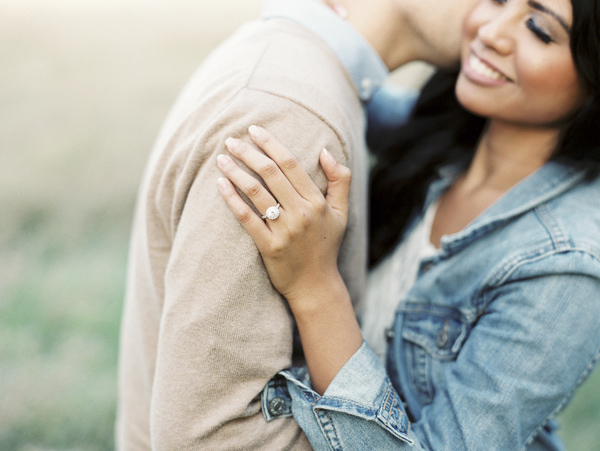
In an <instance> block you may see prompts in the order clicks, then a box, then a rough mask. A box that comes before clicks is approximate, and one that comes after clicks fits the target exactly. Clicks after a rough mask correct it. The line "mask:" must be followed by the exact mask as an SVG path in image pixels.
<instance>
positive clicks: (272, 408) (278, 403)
mask: <svg viewBox="0 0 600 451" xmlns="http://www.w3.org/2000/svg"><path fill="white" fill-rule="evenodd" d="M284 410H285V399H283V398H280V397H277V398H273V399H272V400H271V402H270V403H269V412H270V413H271V415H273V416H279V415H281V414H283V412H284Z"/></svg>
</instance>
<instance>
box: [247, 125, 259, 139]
mask: <svg viewBox="0 0 600 451" xmlns="http://www.w3.org/2000/svg"><path fill="white" fill-rule="evenodd" d="M248 133H250V136H252V137H253V138H258V137H259V136H260V128H258V127H257V126H256V125H251V126H250V127H248Z"/></svg>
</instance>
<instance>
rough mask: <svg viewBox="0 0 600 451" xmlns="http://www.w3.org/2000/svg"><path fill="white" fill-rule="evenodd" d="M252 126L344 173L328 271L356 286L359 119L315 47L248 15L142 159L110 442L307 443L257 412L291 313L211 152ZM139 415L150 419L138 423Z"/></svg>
mask: <svg viewBox="0 0 600 451" xmlns="http://www.w3.org/2000/svg"><path fill="white" fill-rule="evenodd" d="M252 124H257V125H261V126H264V127H265V128H267V129H268V130H269V131H271V132H272V133H273V134H274V135H275V136H277V137H278V138H279V139H281V140H282V142H284V143H286V145H288V146H289V147H290V148H291V149H292V150H293V151H295V153H296V155H297V156H298V158H299V160H300V161H301V163H302V164H303V166H304V167H305V168H306V169H307V170H308V171H309V172H310V174H311V175H312V176H313V177H314V178H315V180H316V181H317V183H318V184H319V186H320V187H321V188H322V189H324V188H325V186H326V180H325V177H324V175H323V174H322V173H321V171H320V169H319V166H318V154H319V152H320V150H321V148H322V147H327V149H328V150H329V151H330V152H332V153H333V154H334V156H335V157H336V158H337V159H338V160H339V161H341V162H343V163H345V164H347V165H349V166H350V167H351V169H352V170H353V175H354V177H353V188H352V190H353V192H352V199H351V211H350V215H349V228H348V231H347V234H346V237H345V240H344V243H343V244H342V252H341V255H340V270H341V271H342V274H343V275H344V277H345V279H346V282H347V283H348V284H349V288H350V291H351V294H352V295H353V299H355V300H357V301H358V300H359V299H360V297H361V295H362V289H363V285H364V271H365V255H366V252H365V250H366V240H365V237H366V221H365V212H366V207H365V197H366V192H365V191H366V171H367V159H366V152H365V148H364V145H363V140H364V138H363V134H364V118H363V112H362V106H361V103H360V101H359V99H358V96H357V93H356V90H355V88H354V85H353V84H352V81H351V79H350V78H349V76H348V75H347V74H346V72H345V70H344V68H343V66H342V65H341V64H340V63H339V61H338V60H337V59H336V57H335V55H334V54H333V53H332V52H331V50H330V49H329V48H328V47H327V46H326V44H325V43H324V42H323V41H321V40H320V39H319V38H317V37H316V36H315V35H313V34H312V33H310V32H308V31H307V30H305V29H304V28H302V27H300V26H299V25H296V24H294V23H292V22H289V21H285V20H280V19H273V20H269V21H261V22H257V23H252V24H249V25H247V26H245V27H244V28H242V29H241V30H240V31H239V32H238V33H236V35H234V36H233V37H232V38H231V39H229V40H228V41H227V42H226V43H224V44H223V45H222V46H221V47H220V48H219V49H218V50H217V51H216V52H215V53H213V54H212V55H211V56H210V57H209V58H208V59H207V60H206V61H205V62H204V63H203V65H202V66H201V68H200V69H199V71H198V72H197V73H196V74H195V76H194V77H193V79H192V80H191V82H190V83H189V84H188V86H187V87H186V88H185V90H184V92H183V93H182V95H181V97H180V99H179V101H178V102H177V104H176V106H175V108H174V109H173V111H172V112H171V114H170V115H169V117H168V118H167V120H166V122H165V125H164V127H163V130H162V131H161V134H160V136H159V138H158V140H157V144H156V147H155V149H154V151H153V153H152V156H151V159H150V163H149V165H148V168H147V170H146V174H145V176H144V180H143V182H142V187H141V191H140V198H139V201H138V207H137V211H136V218H135V224H134V230H133V238H132V247H131V257H130V272H129V277H128V292H127V300H126V307H125V313H124V319H123V334H122V345H121V372H120V393H121V394H120V410H119V424H118V432H117V434H118V441H119V446H120V448H121V449H150V445H152V449H177V450H185V449H310V446H309V444H308V442H307V441H306V439H305V437H304V436H303V435H302V433H301V431H300V430H299V429H298V426H297V425H296V423H295V421H294V420H293V419H292V418H288V419H286V420H285V421H274V422H271V423H266V422H265V420H264V419H263V417H262V414H261V413H260V393H261V390H262V388H263V387H264V385H265V384H266V382H267V381H268V380H269V379H270V378H271V377H272V376H273V375H274V374H275V373H276V372H277V371H279V370H281V369H283V368H286V367H288V366H289V365H290V364H291V353H292V329H293V324H292V319H291V316H290V314H289V312H288V309H287V306H286V303H285V301H284V300H283V299H282V298H280V296H279V295H278V294H277V292H276V291H275V290H274V288H273V287H272V286H271V284H270V282H269V278H268V276H267V274H266V272H265V270H264V267H263V265H262V261H261V259H260V256H259V254H258V251H257V250H256V247H255V246H254V244H253V242H252V240H251V239H250V238H249V237H248V236H247V235H246V233H245V232H244V230H243V229H242V227H241V226H240V225H239V224H238V222H237V220H236V219H235V217H234V216H233V215H232V214H231V212H230V211H229V210H228V208H227V206H226V205H225V203H224V201H223V200H222V198H221V196H220V194H219V192H218V189H217V185H216V180H217V178H218V177H219V176H220V172H219V171H218V169H217V167H216V163H215V159H216V156H217V155H219V154H221V153H224V152H225V147H224V141H225V139H226V138H227V137H229V136H233V137H240V138H244V139H247V137H246V129H247V127H248V126H249V125H252ZM150 425H151V426H150Z"/></svg>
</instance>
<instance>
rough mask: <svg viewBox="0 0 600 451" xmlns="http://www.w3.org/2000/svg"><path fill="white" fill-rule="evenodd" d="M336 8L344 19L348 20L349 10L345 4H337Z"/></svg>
mask: <svg viewBox="0 0 600 451" xmlns="http://www.w3.org/2000/svg"><path fill="white" fill-rule="evenodd" d="M334 9H335V12H336V13H338V16H340V17H341V18H342V19H344V20H346V19H347V18H348V10H347V9H346V8H344V7H343V6H335V7H334Z"/></svg>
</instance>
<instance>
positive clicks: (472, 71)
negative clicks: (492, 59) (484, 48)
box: [463, 52, 511, 86]
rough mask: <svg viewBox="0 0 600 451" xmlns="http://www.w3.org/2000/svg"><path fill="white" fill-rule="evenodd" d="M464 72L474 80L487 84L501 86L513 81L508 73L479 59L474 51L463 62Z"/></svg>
mask: <svg viewBox="0 0 600 451" xmlns="http://www.w3.org/2000/svg"><path fill="white" fill-rule="evenodd" d="M463 72H464V73H465V75H466V76H467V78H469V79H471V80H472V81H474V82H476V83H479V84H483V85H487V86H501V85H504V84H506V83H509V82H510V81H511V80H510V79H509V78H508V77H507V76H506V75H504V74H503V73H501V72H499V71H498V70H496V69H494V68H493V67H491V66H490V65H489V64H487V63H485V62H484V61H482V60H481V59H479V58H478V57H477V55H475V53H473V52H471V53H470V54H469V58H468V59H467V61H466V62H465V63H464V64H463Z"/></svg>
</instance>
